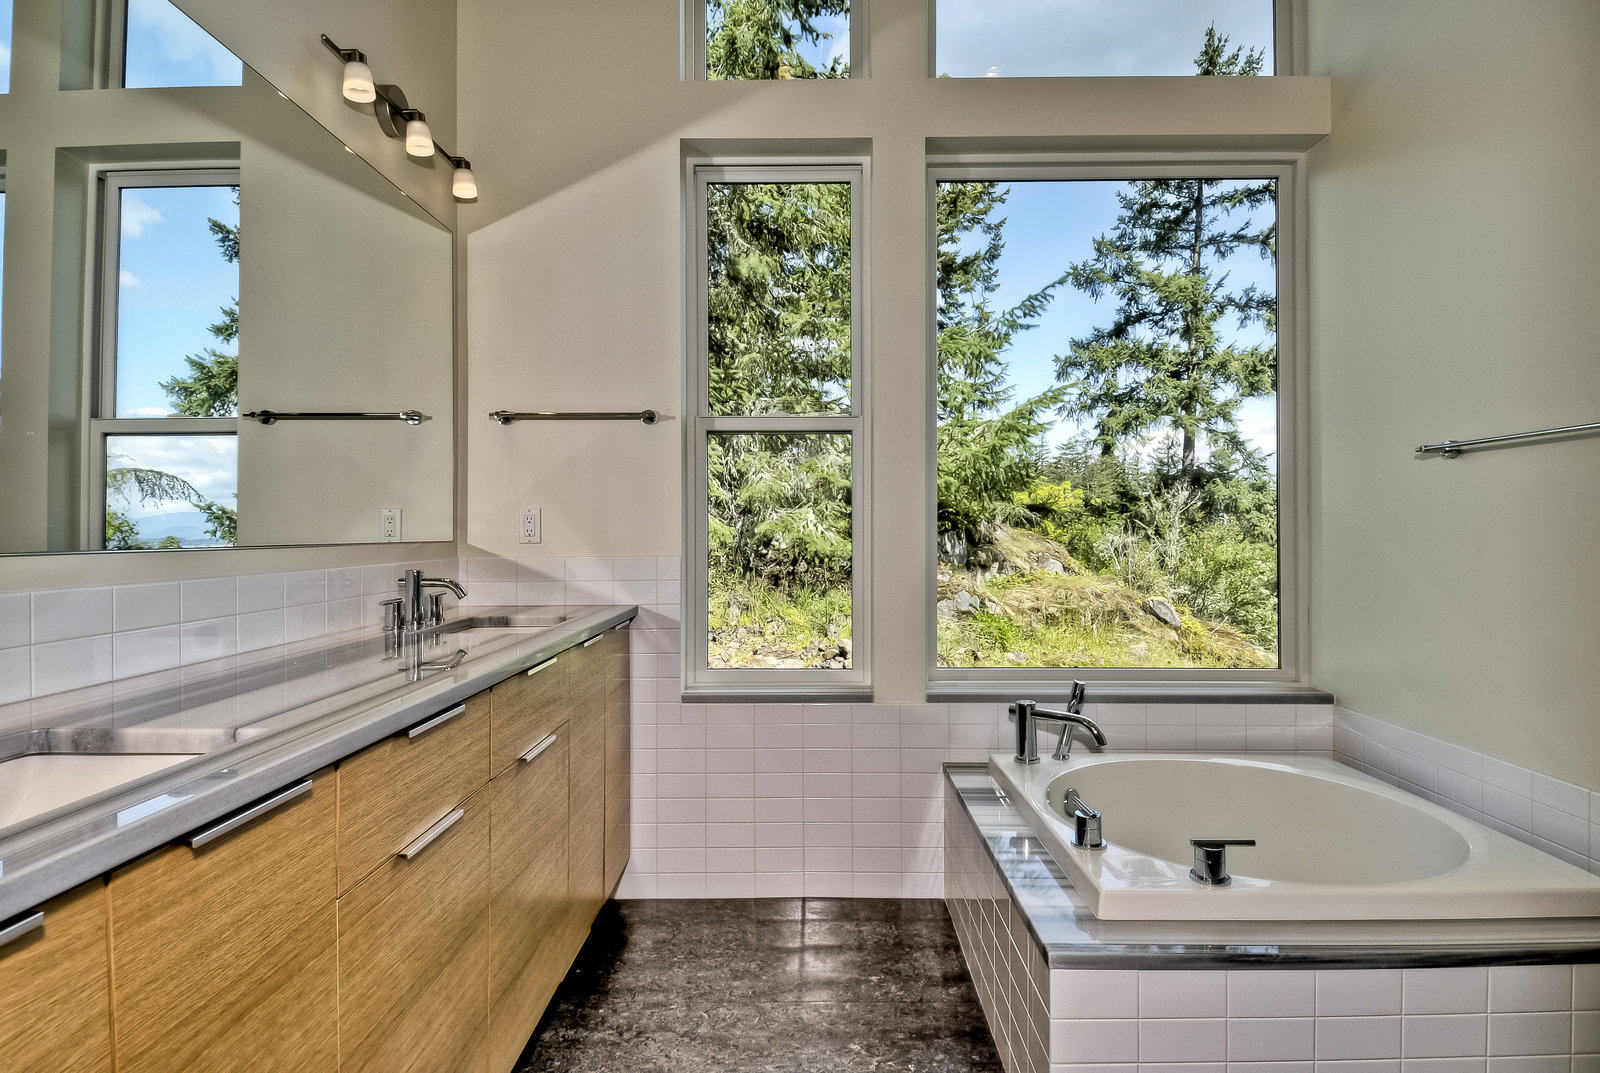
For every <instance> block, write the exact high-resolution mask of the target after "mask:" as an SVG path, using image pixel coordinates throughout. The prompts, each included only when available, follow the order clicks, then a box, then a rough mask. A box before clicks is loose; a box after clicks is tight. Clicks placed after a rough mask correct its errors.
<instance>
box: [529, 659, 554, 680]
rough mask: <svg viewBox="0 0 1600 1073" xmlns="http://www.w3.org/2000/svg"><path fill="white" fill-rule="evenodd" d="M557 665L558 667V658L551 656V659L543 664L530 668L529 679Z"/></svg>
mask: <svg viewBox="0 0 1600 1073" xmlns="http://www.w3.org/2000/svg"><path fill="white" fill-rule="evenodd" d="M555 665H556V657H554V656H551V657H550V658H549V659H547V660H545V661H544V662H543V663H541V664H539V665H538V666H537V667H529V668H528V677H529V678H532V677H533V676H534V675H536V674H538V673H539V672H540V671H543V670H547V669H549V668H551V667H554V666H555Z"/></svg>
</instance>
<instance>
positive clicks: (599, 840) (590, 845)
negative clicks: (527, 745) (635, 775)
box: [567, 706, 606, 929]
mask: <svg viewBox="0 0 1600 1073" xmlns="http://www.w3.org/2000/svg"><path fill="white" fill-rule="evenodd" d="M571 736H572V751H571V753H570V755H569V757H568V761H567V763H568V768H569V771H570V775H569V783H570V787H571V794H570V797H569V798H568V807H569V809H570V810H571V823H570V824H569V825H568V841H567V883H568V891H569V893H570V894H571V895H572V898H573V910H574V911H575V912H576V913H577V914H578V915H579V916H580V917H581V918H582V920H583V926H584V928H585V929H587V928H588V926H589V922H590V921H591V920H592V919H593V918H594V914H595V913H596V912H597V911H598V910H599V908H600V905H601V903H602V902H604V901H605V898H606V890H605V837H606V835H605V828H606V823H605V792H606V772H605V749H606V725H605V711H604V709H603V708H602V707H600V706H596V707H595V708H594V710H592V711H589V712H585V713H584V714H583V715H582V716H580V717H577V718H574V719H573V721H572V735H571Z"/></svg>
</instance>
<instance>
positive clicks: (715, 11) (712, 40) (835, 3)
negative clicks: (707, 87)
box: [690, 0, 850, 82]
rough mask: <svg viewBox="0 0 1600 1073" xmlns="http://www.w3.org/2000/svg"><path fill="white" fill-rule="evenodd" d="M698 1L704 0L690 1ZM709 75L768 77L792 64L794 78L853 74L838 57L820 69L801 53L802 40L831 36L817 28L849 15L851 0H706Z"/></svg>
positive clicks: (812, 41) (715, 79)
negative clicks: (827, 18)
mask: <svg viewBox="0 0 1600 1073" xmlns="http://www.w3.org/2000/svg"><path fill="white" fill-rule="evenodd" d="M690 2H692V3H698V2H700V0H690ZM705 3H706V78H707V79H708V80H710V81H712V82H718V81H722V80H725V79H740V78H750V79H764V78H777V77H779V68H781V67H787V68H789V72H790V75H789V76H790V77H791V78H848V77H849V76H850V65H849V64H848V63H842V62H840V61H838V60H835V61H834V62H833V64H832V65H831V66H829V67H827V68H821V69H819V68H817V67H815V66H814V65H812V64H810V63H808V62H806V60H805V59H804V58H803V57H802V56H801V55H800V53H799V50H798V48H797V47H796V46H797V45H799V43H800V42H802V41H804V42H806V43H808V44H813V45H814V44H817V43H818V42H819V41H823V40H825V39H828V38H830V37H831V36H832V35H831V34H826V33H823V32H822V31H821V30H819V29H818V28H817V25H816V21H815V20H816V19H818V18H820V17H822V16H824V15H846V14H849V12H850V0H705Z"/></svg>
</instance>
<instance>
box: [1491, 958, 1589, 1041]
mask: <svg viewBox="0 0 1600 1073" xmlns="http://www.w3.org/2000/svg"><path fill="white" fill-rule="evenodd" d="M1572 982H1573V977H1572V966H1570V965H1508V966H1496V967H1494V968H1491V969H1490V970H1489V1012H1490V1013H1519V1012H1537V1011H1540V1010H1562V1009H1571V1008H1572ZM1501 1053H1505V1052H1501Z"/></svg>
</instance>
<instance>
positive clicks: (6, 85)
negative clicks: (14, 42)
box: [0, 0, 11, 93]
mask: <svg viewBox="0 0 1600 1073" xmlns="http://www.w3.org/2000/svg"><path fill="white" fill-rule="evenodd" d="M10 92H11V0H0V93H10Z"/></svg>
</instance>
